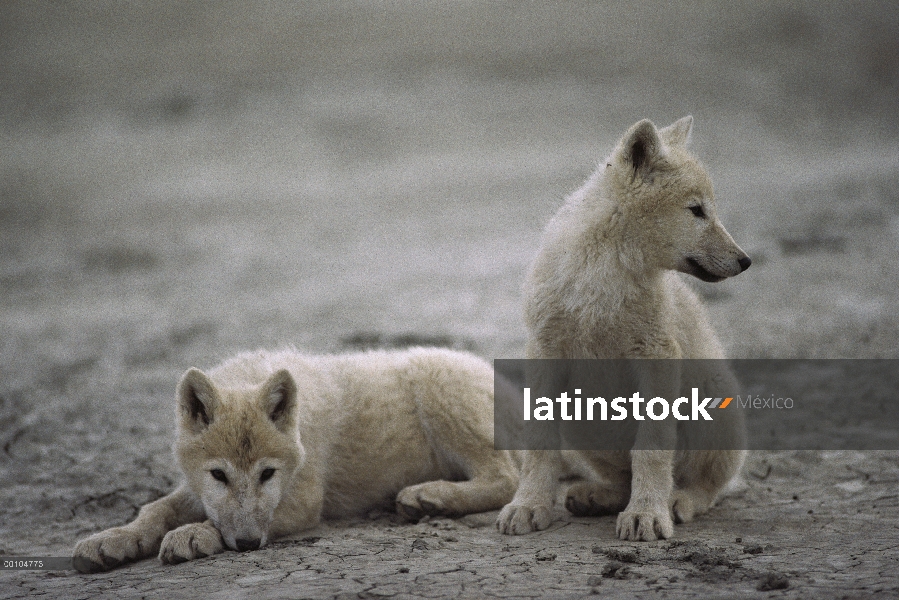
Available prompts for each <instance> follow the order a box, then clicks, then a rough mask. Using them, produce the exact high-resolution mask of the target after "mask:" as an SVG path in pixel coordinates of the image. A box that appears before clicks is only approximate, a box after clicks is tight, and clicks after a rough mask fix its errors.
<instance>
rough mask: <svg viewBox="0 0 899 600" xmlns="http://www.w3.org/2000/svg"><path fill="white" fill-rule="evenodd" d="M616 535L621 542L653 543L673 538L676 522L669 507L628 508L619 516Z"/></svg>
mask: <svg viewBox="0 0 899 600" xmlns="http://www.w3.org/2000/svg"><path fill="white" fill-rule="evenodd" d="M615 533H616V534H617V535H618V539H621V540H630V541H633V542H637V541H640V540H642V541H645V542H652V541H654V540H657V539H665V538H670V537H672V536H673V535H674V522H673V521H672V520H671V514H670V513H669V511H668V507H667V506H666V507H640V508H632V507H631V506H628V507H627V508H626V509H624V511H623V512H622V513H621V514H619V515H618V522H617V523H616V525H615Z"/></svg>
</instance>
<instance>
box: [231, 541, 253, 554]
mask: <svg viewBox="0 0 899 600" xmlns="http://www.w3.org/2000/svg"><path fill="white" fill-rule="evenodd" d="M234 543H235V544H237V549H238V550H239V551H241V552H246V551H247V550H258V549H259V540H234Z"/></svg>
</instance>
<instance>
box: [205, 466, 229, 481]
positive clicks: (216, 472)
mask: <svg viewBox="0 0 899 600" xmlns="http://www.w3.org/2000/svg"><path fill="white" fill-rule="evenodd" d="M209 474H210V475H212V478H213V479H217V480H219V481H221V482H222V483H228V477H227V476H226V475H225V472H224V471H222V470H221V469H213V470H211V471H209Z"/></svg>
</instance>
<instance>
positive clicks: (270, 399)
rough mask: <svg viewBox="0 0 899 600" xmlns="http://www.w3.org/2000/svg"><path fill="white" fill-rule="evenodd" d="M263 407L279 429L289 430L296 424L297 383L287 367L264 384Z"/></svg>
mask: <svg viewBox="0 0 899 600" xmlns="http://www.w3.org/2000/svg"><path fill="white" fill-rule="evenodd" d="M261 402H262V409H263V410H264V411H265V412H266V414H267V415H268V418H269V419H271V422H272V423H274V424H275V427H277V428H278V430H279V431H283V432H285V433H286V432H288V431H289V430H290V429H292V428H293V427H294V425H295V420H294V414H295V413H296V408H297V384H296V382H295V381H294V380H293V377H292V376H291V374H290V372H288V371H287V369H281V370H280V371H278V372H277V373H275V374H274V375H272V376H271V377H269V379H268V381H266V382H265V385H264V386H262V398H261Z"/></svg>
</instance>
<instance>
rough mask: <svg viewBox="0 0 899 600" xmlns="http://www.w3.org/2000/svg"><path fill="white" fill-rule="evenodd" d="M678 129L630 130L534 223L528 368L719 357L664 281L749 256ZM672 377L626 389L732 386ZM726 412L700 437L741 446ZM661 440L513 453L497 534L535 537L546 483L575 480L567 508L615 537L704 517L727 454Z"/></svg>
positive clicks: (709, 375) (697, 315)
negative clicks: (552, 211) (511, 491)
mask: <svg viewBox="0 0 899 600" xmlns="http://www.w3.org/2000/svg"><path fill="white" fill-rule="evenodd" d="M691 129H692V117H685V118H684V119H681V120H680V121H678V122H676V123H674V124H673V125H671V126H669V127H667V128H665V129H662V130H657V129H656V127H655V126H654V125H653V124H652V123H650V122H649V121H646V120H644V121H640V122H638V123H636V124H635V125H633V126H632V127H631V128H630V129H629V130H628V132H627V133H626V134H625V135H624V137H623V138H622V139H621V141H620V142H619V144H618V146H617V147H616V149H615V150H614V152H613V153H612V154H611V155H610V156H609V158H608V159H607V160H605V161H603V163H602V164H601V165H600V166H599V168H598V169H597V171H596V172H595V173H594V174H593V175H592V176H591V177H590V179H589V180H588V181H587V182H586V184H585V185H584V186H583V187H582V188H581V189H579V190H578V191H576V192H575V193H574V194H572V195H571V196H570V197H569V198H568V199H567V201H566V202H565V204H564V206H562V208H561V209H560V210H559V212H558V213H557V214H556V215H555V216H554V217H553V219H552V220H551V221H550V223H549V224H548V225H547V227H546V231H545V233H544V236H543V240H542V244H541V247H540V250H539V252H538V253H537V256H536V258H535V260H534V263H533V265H532V267H531V269H530V272H529V274H528V277H527V280H526V283H525V286H524V294H525V320H526V324H527V327H528V333H529V336H528V344H527V355H528V357H529V358H657V359H667V358H724V352H723V350H722V348H721V344H720V343H719V342H718V340H717V338H716V336H715V334H714V332H713V331H712V327H711V325H710V324H709V320H708V318H707V316H706V314H705V310H704V309H703V307H702V304H701V303H700V301H699V298H698V297H697V296H696V294H695V293H693V292H692V291H691V290H690V289H689V287H687V285H686V284H685V283H684V282H683V281H681V279H680V276H679V275H678V274H677V273H675V272H674V271H682V272H685V273H689V274H693V275H696V276H697V277H701V278H703V279H706V280H714V281H717V280H720V279H724V278H726V277H731V276H733V275H737V274H739V273H740V272H741V271H742V270H744V269H745V268H746V267H748V264H749V259H748V257H747V256H746V254H745V253H744V252H743V251H742V250H741V249H740V248H739V246H737V245H736V243H735V242H734V240H733V239H732V238H731V236H730V235H729V234H728V233H727V231H726V230H725V229H724V226H723V225H722V224H721V221H720V220H719V219H718V216H717V212H716V207H715V200H714V193H713V191H712V185H711V180H710V179H709V177H708V174H707V173H706V171H705V169H704V168H703V167H702V165H701V164H700V163H699V162H698V161H697V160H696V159H695V158H694V157H693V156H692V155H691V154H690V153H689V152H688V150H687V148H686V144H687V141H688V140H689V137H690V132H691ZM697 207H698V208H697ZM698 210H701V212H700V216H697V214H694V213H695V212H697V211H698ZM656 364H658V363H656ZM680 368H681V363H680V362H672V363H671V366H670V367H665V368H664V369H658V368H656V369H648V368H647V369H644V370H642V371H641V372H640V373H637V374H636V375H635V379H637V380H639V384H640V385H639V387H638V388H637V389H640V390H641V391H642V390H649V391H652V392H653V396H654V395H658V396H661V397H663V398H675V397H677V396H681V395H685V392H688V391H689V390H685V389H684V386H686V385H688V384H690V385H697V384H699V383H701V384H702V385H703V386H704V389H705V390H706V394H707V395H708V394H713V393H714V392H715V391H716V390H721V391H722V393H728V392H729V393H733V391H734V389H735V382H734V379H733V376H732V374H731V373H730V372H729V370H727V369H726V367H722V368H716V367H712V368H710V369H709V370H708V372H691V373H682V372H680ZM662 371H664V372H662ZM647 397H652V396H649V395H648V394H647ZM726 413H727V414H726V415H717V414H716V419H715V427H716V429H715V431H714V435H715V436H721V438H723V439H728V440H733V443H734V444H736V445H735V446H734V447H742V446H740V443H741V441H742V440H743V436H744V430H743V422H742V417H741V414H740V413H739V412H738V411H726ZM673 436H674V437H676V436H677V431H676V426H674V425H672V424H670V423H663V424H659V423H656V422H643V424H642V425H641V426H640V429H639V431H638V443H639V444H640V447H641V448H645V449H643V450H632V451H630V452H573V451H572V452H569V451H565V452H561V451H530V452H527V453H525V457H524V463H523V466H522V474H521V483H520V486H519V488H518V491H517V493H516V494H515V498H514V499H513V501H512V502H511V503H510V504H509V505H507V506H506V507H505V508H504V509H503V510H502V512H501V513H500V516H499V519H498V521H497V527H498V528H499V530H500V531H502V532H503V533H510V534H519V533H527V532H530V531H533V530H535V529H544V528H546V527H547V526H549V524H550V523H551V521H552V516H551V515H552V506H553V500H554V497H555V491H556V488H557V487H558V481H559V478H560V477H562V476H570V475H577V476H580V477H582V478H584V480H583V481H580V482H578V483H575V484H574V485H572V487H571V488H570V489H569V491H568V494H567V501H566V506H567V507H568V508H569V510H572V511H573V512H575V513H577V514H609V513H612V514H614V513H618V512H619V511H622V512H621V513H620V514H619V517H618V524H617V533H618V537H620V538H621V539H629V540H654V539H657V538H659V537H662V538H667V537H670V536H671V535H673V533H674V528H673V520H679V521H687V520H690V519H692V518H693V516H694V515H695V514H699V513H702V512H704V511H705V510H707V509H708V507H709V506H710V505H711V504H712V503H713V502H714V501H715V498H716V497H717V496H718V494H719V493H720V491H721V490H722V489H723V488H724V486H725V485H726V484H727V483H728V481H729V480H730V479H731V478H732V477H733V476H734V475H735V474H736V473H737V472H738V471H739V469H740V466H741V464H742V461H743V453H742V452H741V451H677V452H675V451H672V450H666V449H665V448H670V447H672V446H670V445H668V443H669V442H670V441H671V440H672V439H673ZM687 441H688V442H689V440H687ZM687 445H689V444H687ZM653 448H656V449H653Z"/></svg>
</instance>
